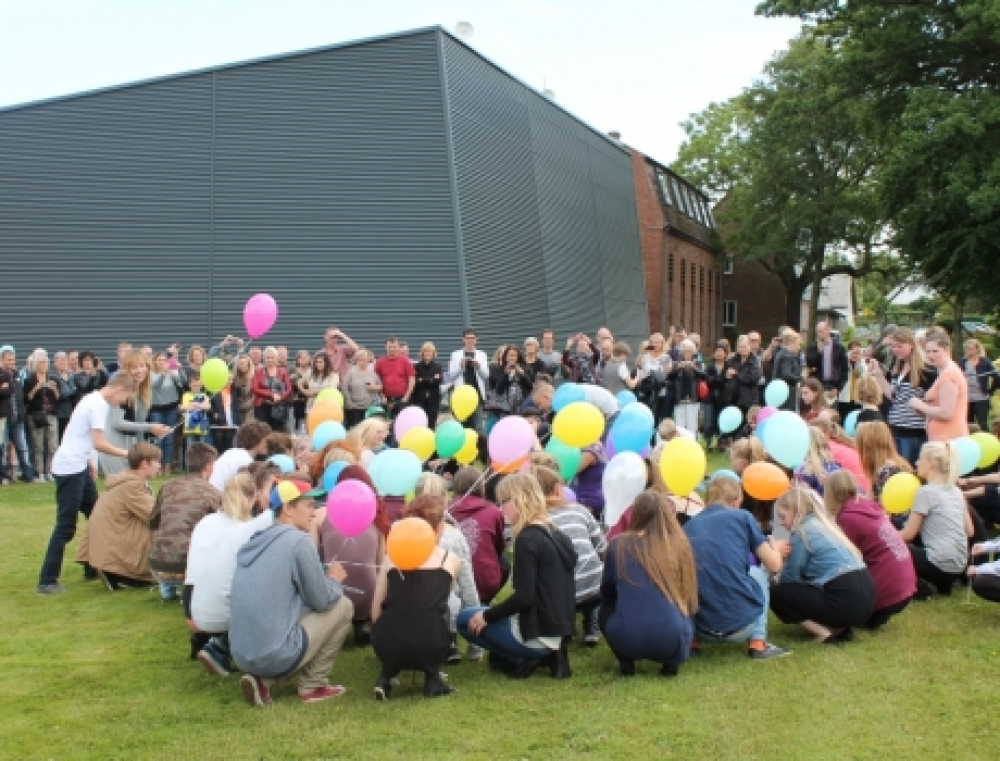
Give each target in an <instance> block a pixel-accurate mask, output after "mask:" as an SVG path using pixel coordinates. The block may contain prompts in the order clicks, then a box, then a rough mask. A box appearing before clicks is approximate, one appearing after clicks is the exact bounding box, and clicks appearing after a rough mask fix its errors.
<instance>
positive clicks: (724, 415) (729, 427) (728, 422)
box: [719, 407, 743, 434]
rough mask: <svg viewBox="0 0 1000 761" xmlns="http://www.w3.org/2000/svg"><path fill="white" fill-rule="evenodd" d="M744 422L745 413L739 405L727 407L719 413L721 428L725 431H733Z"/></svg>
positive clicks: (724, 432)
mask: <svg viewBox="0 0 1000 761" xmlns="http://www.w3.org/2000/svg"><path fill="white" fill-rule="evenodd" d="M742 422H743V413H742V412H740V408H739V407H726V409H724V410H723V411H722V412H720V413H719V430H720V431H721V432H722V433H723V434H726V433H732V432H733V431H735V430H736V429H737V428H739V427H740V423H742Z"/></svg>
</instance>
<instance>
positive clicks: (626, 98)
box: [0, 0, 798, 163]
mask: <svg viewBox="0 0 1000 761" xmlns="http://www.w3.org/2000/svg"><path fill="white" fill-rule="evenodd" d="M756 2H757V0H621V1H620V2H597V1H596V0H493V1H492V2H485V1H481V0H476V1H473V0H465V1H460V0H427V2H421V1H420V0H0V107H2V106H7V105H13V104H16V103H24V102H27V101H32V100H39V99H43V98H49V97H52V96H56V95H65V94H69V93H74V92H79V91H82V90H89V89H93V88H98V87H106V86H108V85H113V84H120V83H124V82H131V81H135V80H139V79H145V78H148V77H155V76H161V75H165V74H172V73H176V72H181V71H187V70H191V69H198V68H203V67H206V66H212V65H215V64H222V63H230V62H234V61H240V60H245V59H248V58H256V57H259V56H264V55H271V54H275V53H284V52H288V51H294V50H300V49H305V48H311V47H318V46H322V45H329V44H332V43H337V42H345V41H349V40H353V39H359V38H364V37H371V36H376V35H381V34H387V33H391V32H398V31H403V30H406V29H412V28H416V27H422V26H430V25H436V24H440V25H441V26H444V27H445V28H447V29H451V30H453V29H454V28H455V25H456V24H457V22H459V21H468V22H470V23H471V24H472V25H473V27H474V30H475V31H474V34H473V36H472V38H471V39H470V40H469V43H470V44H471V45H472V46H473V47H474V48H476V49H477V50H478V51H479V52H481V53H482V54H484V55H486V56H487V57H489V58H490V59H492V60H493V61H494V62H495V63H497V64H499V65H500V66H501V67H503V68H504V69H506V70H507V71H509V72H510V73H512V74H513V75H515V76H517V77H518V78H520V79H521V80H523V81H524V82H526V83H527V84H529V85H531V86H533V87H535V88H537V89H539V90H541V89H543V86H547V87H548V88H550V89H552V90H554V91H555V93H556V100H557V101H558V103H559V104H560V105H562V106H563V107H564V108H566V109H568V110H569V111H571V112H573V113H574V114H576V115H577V116H579V117H581V118H582V119H583V120H584V121H586V122H588V123H589V124H591V125H592V126H593V127H595V128H596V129H598V130H601V131H602V132H607V131H610V130H618V131H620V132H621V133H622V137H623V139H624V141H625V142H626V143H628V144H630V145H632V146H634V147H635V148H637V149H639V150H640V151H642V152H644V153H647V154H649V155H651V156H653V157H654V158H656V159H659V160H660V161H662V162H665V163H667V162H670V161H672V160H673V159H674V158H675V156H676V153H677V148H678V146H679V145H680V143H681V142H682V140H683V137H684V133H683V131H682V130H681V128H680V127H679V126H678V123H679V122H680V121H681V120H683V119H685V118H686V117H687V116H688V115H689V114H691V113H692V112H696V111H700V110H701V109H703V108H704V107H705V106H706V105H708V104H709V103H710V102H711V101H713V100H723V99H725V98H727V97H729V96H731V95H735V94H736V93H737V92H739V90H740V89H741V88H742V87H744V86H747V85H749V84H750V83H751V82H752V81H753V79H754V77H755V76H757V75H758V73H759V72H760V70H761V67H762V66H763V65H764V63H765V62H766V61H767V60H768V59H769V58H770V57H771V56H772V55H773V54H774V53H775V51H778V50H780V49H782V48H784V46H785V43H786V41H787V40H788V39H789V38H790V37H791V36H793V35H794V34H795V33H796V32H797V30H798V23H797V22H794V21H792V20H788V19H764V18H757V17H755V16H754V13H753V11H754V6H755V5H756Z"/></svg>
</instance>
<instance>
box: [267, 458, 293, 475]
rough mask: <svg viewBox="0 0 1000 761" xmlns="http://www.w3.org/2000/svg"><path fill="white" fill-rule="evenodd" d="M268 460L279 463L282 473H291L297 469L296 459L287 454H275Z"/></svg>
mask: <svg viewBox="0 0 1000 761" xmlns="http://www.w3.org/2000/svg"><path fill="white" fill-rule="evenodd" d="M267 461H268V462H271V463H274V464H275V465H277V466H278V467H279V468H280V469H281V472H282V473H291V472H292V471H293V470H295V460H293V459H292V458H291V457H289V456H288V455H286V454H273V455H271V456H270V457H268V458H267Z"/></svg>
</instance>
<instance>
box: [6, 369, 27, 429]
mask: <svg viewBox="0 0 1000 761" xmlns="http://www.w3.org/2000/svg"><path fill="white" fill-rule="evenodd" d="M20 388H21V385H20V384H19V383H17V373H9V372H7V371H6V370H0V419H4V420H11V411H12V409H13V403H12V401H11V400H12V399H13V398H16V397H15V394H16V393H18V392H19V390H20ZM18 403H19V404H20V405H21V408H22V415H21V417H22V419H23V417H24V414H23V409H24V403H23V398H22V401H20V402H18ZM11 422H16V421H11Z"/></svg>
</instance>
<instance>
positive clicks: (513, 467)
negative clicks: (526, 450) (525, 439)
mask: <svg viewBox="0 0 1000 761" xmlns="http://www.w3.org/2000/svg"><path fill="white" fill-rule="evenodd" d="M527 461H528V456H527V455H525V456H524V457H521V458H519V459H517V460H514V462H508V463H504V464H501V465H493V466H492V467H493V470H494V471H496V472H497V473H505V474H506V473H517V472H518V471H519V470H520V469H521V468H523V467H524V464H525V463H526V462H527Z"/></svg>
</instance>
